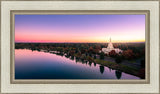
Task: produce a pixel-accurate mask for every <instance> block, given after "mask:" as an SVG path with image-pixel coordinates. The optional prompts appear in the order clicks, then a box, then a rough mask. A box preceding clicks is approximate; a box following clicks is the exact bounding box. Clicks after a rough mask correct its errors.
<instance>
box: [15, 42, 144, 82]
mask: <svg viewBox="0 0 160 94" xmlns="http://www.w3.org/2000/svg"><path fill="white" fill-rule="evenodd" d="M113 45H114V48H120V49H121V50H123V52H122V53H120V54H117V53H116V52H115V51H114V50H112V51H111V52H110V53H109V54H104V53H103V52H100V51H101V49H102V48H106V47H107V46H108V44H106V43H105V44H103V43H15V49H30V50H32V51H33V50H37V51H44V52H49V53H53V54H57V55H61V56H65V57H67V58H71V59H74V58H76V60H81V61H82V62H89V63H94V64H96V63H97V64H100V65H101V66H107V67H109V68H111V69H116V70H118V71H121V72H125V73H128V74H132V75H135V76H138V77H140V78H141V79H145V43H114V44H113ZM101 69H103V68H101Z"/></svg>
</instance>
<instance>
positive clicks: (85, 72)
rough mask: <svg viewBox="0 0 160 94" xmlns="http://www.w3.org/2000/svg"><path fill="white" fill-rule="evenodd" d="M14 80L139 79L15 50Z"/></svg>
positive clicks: (72, 59) (97, 66) (35, 53)
mask: <svg viewBox="0 0 160 94" xmlns="http://www.w3.org/2000/svg"><path fill="white" fill-rule="evenodd" d="M15 79H140V78H139V77H136V76H133V75H130V74H126V73H124V72H120V71H117V70H112V69H110V68H108V67H105V66H101V65H99V64H95V63H91V62H90V63H89V62H82V61H77V60H76V59H75V58H67V57H65V56H60V55H56V54H51V53H47V52H42V51H32V50H28V49H15Z"/></svg>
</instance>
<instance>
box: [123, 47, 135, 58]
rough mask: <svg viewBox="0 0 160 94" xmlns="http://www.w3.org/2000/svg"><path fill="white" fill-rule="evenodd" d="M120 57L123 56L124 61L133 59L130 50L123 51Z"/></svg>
mask: <svg viewBox="0 0 160 94" xmlns="http://www.w3.org/2000/svg"><path fill="white" fill-rule="evenodd" d="M122 55H123V56H124V58H125V59H128V60H130V59H133V58H134V53H133V51H132V50H131V49H128V50H125V51H123V53H122Z"/></svg>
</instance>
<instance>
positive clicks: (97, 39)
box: [15, 15, 145, 43]
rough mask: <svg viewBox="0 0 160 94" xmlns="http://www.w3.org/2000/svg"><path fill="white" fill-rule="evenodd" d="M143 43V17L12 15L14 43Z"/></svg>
mask: <svg viewBox="0 0 160 94" xmlns="http://www.w3.org/2000/svg"><path fill="white" fill-rule="evenodd" d="M110 37H111V38H112V42H144V41H145V15H15V42H41V43H43V42H53V43H64V42H74V43H77V42H78V43H82V42H83V43H84V42H85V43H105V42H108V41H109V38H110Z"/></svg>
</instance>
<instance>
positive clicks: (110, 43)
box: [100, 38, 123, 54]
mask: <svg viewBox="0 0 160 94" xmlns="http://www.w3.org/2000/svg"><path fill="white" fill-rule="evenodd" d="M112 50H114V51H115V52H116V53H117V54H119V53H122V52H123V51H122V50H121V49H119V48H114V47H113V44H112V42H111V38H110V41H109V44H108V47H107V48H102V51H100V52H104V53H105V54H109V52H111V51H112Z"/></svg>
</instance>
